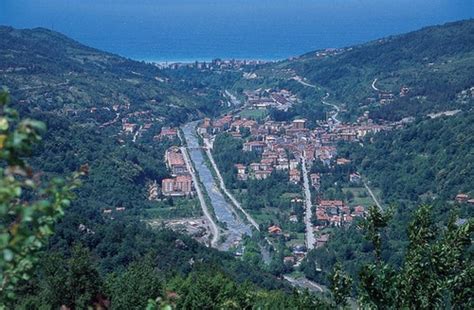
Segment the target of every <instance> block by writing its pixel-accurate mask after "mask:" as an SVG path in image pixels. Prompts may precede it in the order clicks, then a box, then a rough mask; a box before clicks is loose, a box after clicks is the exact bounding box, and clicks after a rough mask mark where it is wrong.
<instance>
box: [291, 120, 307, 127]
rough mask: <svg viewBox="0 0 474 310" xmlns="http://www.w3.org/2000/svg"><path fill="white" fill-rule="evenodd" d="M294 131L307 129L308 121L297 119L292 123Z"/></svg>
mask: <svg viewBox="0 0 474 310" xmlns="http://www.w3.org/2000/svg"><path fill="white" fill-rule="evenodd" d="M292 128H293V129H305V128H306V120H304V119H295V120H294V121H293V122H292Z"/></svg>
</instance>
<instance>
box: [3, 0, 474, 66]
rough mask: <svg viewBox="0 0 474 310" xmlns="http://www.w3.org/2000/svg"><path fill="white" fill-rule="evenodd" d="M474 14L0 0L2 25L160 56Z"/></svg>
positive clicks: (414, 8)
mask: <svg viewBox="0 0 474 310" xmlns="http://www.w3.org/2000/svg"><path fill="white" fill-rule="evenodd" d="M473 17H474V0H0V25H9V26H13V27H16V28H34V27H45V28H49V29H52V30H55V31H59V32H61V33H64V34H65V35H67V36H69V37H71V38H73V39H75V40H77V41H79V42H81V43H84V44H86V45H89V46H92V47H95V48H98V49H101V50H105V51H108V52H113V53H116V54H119V55H122V56H125V57H128V58H132V59H136V60H144V61H154V62H192V61H208V60H212V59H215V58H221V59H255V60H279V59H285V58H289V57H294V56H298V55H301V54H303V53H306V52H309V51H313V50H317V49H323V48H338V47H345V46H350V45H354V44H359V43H363V42H366V41H370V40H375V39H378V38H381V37H385V36H388V35H394V34H400V33H404V32H408V31H412V30H416V29H419V28H422V27H425V26H430V25H437V24H443V23H446V22H450V21H456V20H461V19H469V18H473ZM0 39H1V38H0Z"/></svg>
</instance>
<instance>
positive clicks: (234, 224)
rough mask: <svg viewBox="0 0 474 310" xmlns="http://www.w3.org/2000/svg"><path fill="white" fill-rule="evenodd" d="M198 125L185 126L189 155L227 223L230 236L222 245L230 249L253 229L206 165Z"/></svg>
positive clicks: (214, 204)
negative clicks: (236, 212)
mask: <svg viewBox="0 0 474 310" xmlns="http://www.w3.org/2000/svg"><path fill="white" fill-rule="evenodd" d="M196 125H197V122H191V123H188V124H186V125H185V126H184V127H183V133H184V137H185V139H186V143H187V146H188V147H189V156H190V157H191V160H192V161H193V163H194V167H195V168H196V172H197V174H198V177H199V179H200V180H201V182H202V184H203V185H204V187H205V189H206V191H207V193H208V195H209V198H210V200H211V204H212V208H213V209H214V213H215V215H216V218H217V220H218V221H219V222H221V223H225V224H226V227H227V231H228V236H227V239H226V241H225V242H224V244H223V245H222V247H223V248H224V249H229V247H230V246H232V245H234V244H235V243H236V242H238V241H239V240H241V239H242V236H243V235H249V236H250V235H251V234H252V230H251V228H250V226H249V225H247V224H245V223H243V222H242V220H241V219H240V218H239V217H237V216H236V215H235V214H234V212H233V211H232V208H231V206H230V205H229V203H228V202H227V201H226V200H225V198H224V196H223V195H222V193H221V192H220V191H219V190H218V187H217V184H216V182H215V180H214V178H213V176H212V173H211V171H210V170H209V168H208V166H207V165H206V162H205V160H204V156H203V153H202V151H201V150H200V149H199V143H198V140H197V137H196V129H195V128H196Z"/></svg>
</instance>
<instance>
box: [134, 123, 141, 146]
mask: <svg viewBox="0 0 474 310" xmlns="http://www.w3.org/2000/svg"><path fill="white" fill-rule="evenodd" d="M142 129H143V126H140V127H139V128H138V130H137V132H135V134H134V135H133V139H132V142H133V143H135V142H137V138H138V135H139V134H140V132H141V131H142Z"/></svg>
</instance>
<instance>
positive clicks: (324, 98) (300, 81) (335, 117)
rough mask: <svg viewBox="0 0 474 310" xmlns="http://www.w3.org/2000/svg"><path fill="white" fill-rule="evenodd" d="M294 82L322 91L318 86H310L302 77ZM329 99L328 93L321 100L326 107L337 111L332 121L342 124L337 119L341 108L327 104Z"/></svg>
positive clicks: (298, 77)
mask: <svg viewBox="0 0 474 310" xmlns="http://www.w3.org/2000/svg"><path fill="white" fill-rule="evenodd" d="M293 80H295V81H296V82H298V83H300V84H301V85H304V86H308V87H311V88H318V89H320V87H317V86H316V85H313V84H310V83H307V82H305V81H304V80H303V78H301V77H300V76H295V77H293ZM327 98H329V93H326V95H325V96H324V97H323V98H322V99H321V102H322V103H323V104H325V105H328V106H331V107H333V108H334V109H335V110H336V113H334V114H333V115H332V116H331V118H332V120H333V121H334V123H336V124H340V123H341V121H340V120H338V119H337V115H338V114H339V111H340V108H339V107H338V106H337V105H335V104H332V103H329V102H326V99H327Z"/></svg>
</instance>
